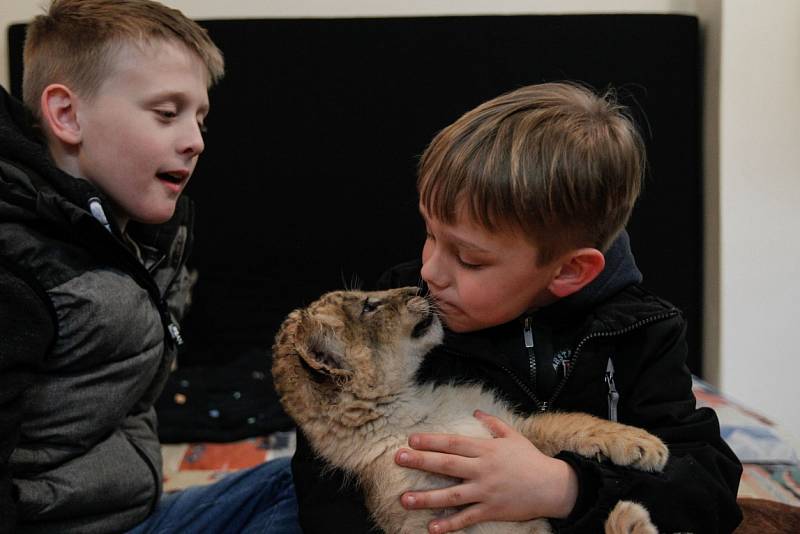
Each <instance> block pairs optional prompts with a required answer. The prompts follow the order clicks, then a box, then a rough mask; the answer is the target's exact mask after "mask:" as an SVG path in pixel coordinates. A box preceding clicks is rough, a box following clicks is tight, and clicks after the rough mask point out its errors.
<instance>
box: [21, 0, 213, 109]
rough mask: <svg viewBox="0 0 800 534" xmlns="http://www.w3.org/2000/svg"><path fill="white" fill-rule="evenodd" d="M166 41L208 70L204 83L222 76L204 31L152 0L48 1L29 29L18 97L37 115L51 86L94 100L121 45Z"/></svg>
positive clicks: (210, 42)
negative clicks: (178, 45) (64, 87)
mask: <svg viewBox="0 0 800 534" xmlns="http://www.w3.org/2000/svg"><path fill="white" fill-rule="evenodd" d="M159 39H162V40H171V41H174V42H179V43H183V44H184V45H185V46H186V47H187V48H188V49H189V50H190V51H192V52H194V53H196V54H197V56H198V57H199V58H200V59H201V60H202V61H203V63H204V64H205V66H206V69H207V70H208V85H209V86H211V85H213V84H214V83H216V82H217V81H218V80H219V79H220V78H221V77H222V75H223V74H224V71H225V63H224V61H223V58H222V52H220V50H219V49H218V48H217V47H216V45H215V44H214V43H213V42H212V41H211V38H210V37H209V36H208V33H207V32H206V30H205V29H203V28H201V27H200V26H199V25H198V24H197V23H196V22H194V21H192V20H191V19H189V18H187V17H186V16H184V15H183V13H181V12H180V11H178V10H177V9H172V8H169V7H166V6H164V5H163V4H160V3H158V2H155V1H152V0H53V1H52V2H51V3H50V7H49V9H48V10H47V12H46V13H45V14H44V15H38V16H37V17H35V18H34V19H33V20H32V21H31V23H30V24H29V25H28V28H27V33H26V37H25V50H24V55H23V65H24V69H23V77H22V98H23V101H24V102H25V105H26V106H27V107H28V108H29V109H30V110H31V111H32V112H34V114H35V115H36V116H37V117H38V116H39V112H40V110H39V98H40V97H41V95H42V91H43V90H44V88H45V87H47V86H48V85H49V84H52V83H63V84H65V85H69V86H70V88H71V89H72V90H74V91H77V92H78V93H79V94H81V96H83V97H84V98H87V99H90V98H91V97H92V96H94V94H95V92H96V91H97V89H98V88H99V87H100V85H101V84H102V82H103V80H104V79H105V78H106V76H108V74H109V73H110V72H111V69H112V67H113V61H114V57H115V54H114V53H115V52H116V51H117V50H118V49H119V47H121V46H122V45H124V44H134V45H139V46H140V45H142V44H146V43H151V42H153V41H157V40H159Z"/></svg>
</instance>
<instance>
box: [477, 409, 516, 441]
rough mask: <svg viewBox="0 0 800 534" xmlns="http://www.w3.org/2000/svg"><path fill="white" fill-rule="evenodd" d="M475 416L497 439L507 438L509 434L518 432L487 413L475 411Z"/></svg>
mask: <svg viewBox="0 0 800 534" xmlns="http://www.w3.org/2000/svg"><path fill="white" fill-rule="evenodd" d="M473 415H474V416H475V418H476V419H477V420H478V421H480V422H481V423H483V426H485V427H486V428H488V429H489V432H491V433H492V435H493V436H494V437H496V438H505V437H507V436H508V435H509V434H513V433H514V432H516V430H514V429H513V428H512V427H510V426H509V425H508V424H507V423H506V422H505V421H503V420H502V419H500V418H498V417H495V416H493V415H489V414H488V413H486V412H482V411H480V410H475V413H474V414H473Z"/></svg>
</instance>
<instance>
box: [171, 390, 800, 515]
mask: <svg viewBox="0 0 800 534" xmlns="http://www.w3.org/2000/svg"><path fill="white" fill-rule="evenodd" d="M693 389H694V393H695V397H696V398H697V404H698V406H709V407H711V408H713V409H714V410H715V411H716V412H717V415H718V416H719V419H720V427H721V431H722V436H723V438H725V440H726V441H727V443H728V444H729V445H730V446H731V448H732V449H733V451H734V452H735V453H736V454H737V456H738V457H739V459H740V460H741V461H742V463H743V464H744V473H743V475H742V480H741V483H740V486H739V496H740V497H751V498H759V499H768V500H772V501H778V502H782V503H786V504H790V505H793V506H800V462H799V461H798V453H797V451H798V450H800V447H798V442H797V440H796V438H795V437H793V436H790V435H789V434H788V433H787V432H786V431H784V430H783V429H782V428H781V427H780V426H778V425H776V424H775V423H773V422H771V421H769V420H768V419H767V418H765V417H763V416H762V415H760V414H758V413H757V412H755V411H752V410H750V409H748V408H746V407H744V406H742V405H740V404H738V403H736V402H735V401H733V400H731V399H729V398H727V397H725V396H724V395H721V394H720V393H719V392H717V391H716V390H715V389H714V388H713V387H712V386H711V385H709V384H708V383H706V382H703V381H702V380H699V379H695V380H694V384H693ZM294 446H295V436H294V432H293V431H287V432H276V433H274V434H270V435H268V436H264V437H258V438H250V439H245V440H242V441H237V442H233V443H184V444H174V445H164V446H163V447H162V450H163V453H164V474H165V480H164V486H165V490H166V491H175V490H178V489H182V488H186V487H188V486H193V485H198V484H209V483H211V482H214V481H215V480H217V479H219V478H220V477H221V476H224V475H225V474H227V473H229V472H231V471H236V470H238V469H243V468H247V467H251V466H254V465H257V464H259V463H261V462H266V461H269V460H273V459H275V458H279V457H282V456H291V455H292V453H293V452H294Z"/></svg>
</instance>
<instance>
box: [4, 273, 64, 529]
mask: <svg viewBox="0 0 800 534" xmlns="http://www.w3.org/2000/svg"><path fill="white" fill-rule="evenodd" d="M54 336H55V325H54V321H53V316H52V315H51V313H50V310H49V309H48V307H47V305H46V304H45V301H44V300H43V296H41V295H40V294H39V293H38V292H37V291H36V290H34V289H33V287H32V286H31V285H29V284H28V283H27V282H25V281H24V280H22V278H20V277H19V276H16V275H15V274H12V273H11V272H10V270H9V269H8V268H7V267H6V266H4V265H3V263H2V261H0V533H3V534H5V533H7V532H14V531H15V530H16V528H15V525H16V495H15V492H14V486H13V484H12V480H11V474H10V473H9V472H8V459H9V457H10V456H11V453H12V451H13V450H14V448H15V447H16V443H17V440H18V438H19V429H20V424H21V419H22V410H21V406H20V403H21V399H22V394H23V392H24V391H25V389H26V388H27V387H28V386H29V385H30V384H31V381H32V379H33V376H34V373H35V371H36V369H37V367H39V366H40V365H41V363H42V362H43V361H44V357H45V354H46V353H47V351H48V349H49V347H50V344H51V343H52V341H53V338H54Z"/></svg>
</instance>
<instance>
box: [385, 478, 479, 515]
mask: <svg viewBox="0 0 800 534" xmlns="http://www.w3.org/2000/svg"><path fill="white" fill-rule="evenodd" d="M477 500H478V498H477V495H475V488H474V486H473V485H471V484H457V485H455V486H450V487H448V488H441V489H436V490H429V491H407V492H406V493H404V494H403V495H402V496H401V497H400V503H401V504H402V505H403V508H406V509H407V510H418V509H421V508H451V507H457V506H463V505H465V504H471V503H474V502H476V501H477Z"/></svg>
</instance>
